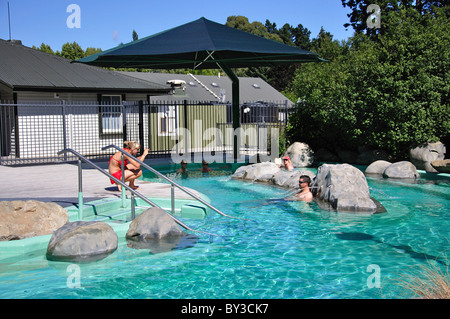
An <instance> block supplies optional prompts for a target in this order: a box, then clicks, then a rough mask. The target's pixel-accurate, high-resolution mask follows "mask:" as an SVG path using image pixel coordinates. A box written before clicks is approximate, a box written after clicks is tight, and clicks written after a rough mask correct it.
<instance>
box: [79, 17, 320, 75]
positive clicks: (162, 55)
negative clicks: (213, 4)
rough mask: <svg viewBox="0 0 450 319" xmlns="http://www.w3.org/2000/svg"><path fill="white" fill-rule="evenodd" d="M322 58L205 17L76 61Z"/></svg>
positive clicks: (182, 63) (164, 63)
mask: <svg viewBox="0 0 450 319" xmlns="http://www.w3.org/2000/svg"><path fill="white" fill-rule="evenodd" d="M318 61H323V60H322V59H320V58H319V57H318V56H317V54H315V53H312V52H309V51H306V50H302V49H300V48H298V47H293V46H289V45H285V44H283V43H280V42H276V41H273V40H269V39H266V38H262V37H259V36H256V35H253V34H250V33H248V32H244V31H241V30H238V29H234V28H231V27H228V26H225V25H222V24H219V23H216V22H213V21H210V20H207V19H205V18H200V19H198V20H195V21H192V22H189V23H187V24H184V25H181V26H178V27H175V28H173V29H170V30H167V31H163V32H160V33H157V34H155V35H151V36H148V37H145V38H142V39H140V40H137V41H133V42H130V43H128V44H125V45H121V46H118V47H115V48H112V49H109V50H107V51H103V52H100V53H97V54H94V55H91V56H88V57H85V58H82V59H79V60H77V61H76V62H81V63H86V64H92V65H96V66H103V67H116V68H152V69H178V68H187V69H216V68H218V64H221V65H227V67H229V68H239V67H248V66H273V65H279V64H293V63H303V62H318Z"/></svg>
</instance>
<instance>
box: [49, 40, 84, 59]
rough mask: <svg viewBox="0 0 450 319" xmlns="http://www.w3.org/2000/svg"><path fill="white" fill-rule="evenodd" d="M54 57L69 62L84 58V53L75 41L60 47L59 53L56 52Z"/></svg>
mask: <svg viewBox="0 0 450 319" xmlns="http://www.w3.org/2000/svg"><path fill="white" fill-rule="evenodd" d="M56 55H59V56H62V57H63V58H66V59H69V60H77V59H81V58H84V57H85V53H84V51H83V49H82V48H81V46H80V45H79V44H78V43H76V42H75V41H74V42H72V43H69V42H67V43H65V44H63V46H62V49H61V52H58V51H57V52H56Z"/></svg>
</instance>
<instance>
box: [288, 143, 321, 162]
mask: <svg viewBox="0 0 450 319" xmlns="http://www.w3.org/2000/svg"><path fill="white" fill-rule="evenodd" d="M283 156H289V157H290V158H291V163H292V166H294V167H308V166H311V165H312V163H313V162H314V152H313V150H312V149H311V148H310V147H309V145H308V144H305V143H300V142H295V143H294V144H292V145H291V146H289V147H288V148H287V149H286V151H285V152H284V155H283Z"/></svg>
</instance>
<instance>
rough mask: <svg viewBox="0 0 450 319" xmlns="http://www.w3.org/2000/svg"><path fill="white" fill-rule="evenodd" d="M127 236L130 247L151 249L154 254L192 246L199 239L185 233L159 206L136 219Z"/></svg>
mask: <svg viewBox="0 0 450 319" xmlns="http://www.w3.org/2000/svg"><path fill="white" fill-rule="evenodd" d="M126 238H127V242H128V246H129V247H132V248H136V249H149V250H150V252H152V253H154V254H156V253H161V252H167V251H170V250H173V249H183V248H187V247H192V246H193V245H195V243H196V242H197V240H198V237H197V236H195V235H190V234H186V233H184V232H183V231H182V230H181V228H180V226H179V225H178V224H177V223H176V222H175V221H174V220H173V219H172V218H171V217H170V216H169V215H168V214H167V213H166V212H165V211H164V210H162V209H160V208H158V207H152V208H149V209H147V210H146V211H145V212H143V213H142V214H140V215H139V216H138V217H137V218H136V219H134V220H133V221H132V222H131V224H130V227H129V228H128V231H127V234H126Z"/></svg>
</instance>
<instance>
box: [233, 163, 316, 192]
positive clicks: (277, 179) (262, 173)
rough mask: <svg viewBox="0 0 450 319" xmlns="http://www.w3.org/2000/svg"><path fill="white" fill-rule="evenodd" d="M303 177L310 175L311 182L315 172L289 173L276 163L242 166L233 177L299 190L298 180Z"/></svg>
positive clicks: (297, 171) (295, 171)
mask: <svg viewBox="0 0 450 319" xmlns="http://www.w3.org/2000/svg"><path fill="white" fill-rule="evenodd" d="M301 175H308V176H309V177H310V178H311V180H312V179H313V178H314V176H315V175H314V173H313V172H311V171H308V170H294V171H287V170H285V169H280V168H279V167H278V165H276V164H275V163H272V162H264V163H258V164H252V165H248V166H241V167H239V168H238V169H237V170H236V171H235V172H234V174H233V175H232V176H231V177H232V178H235V179H243V180H248V181H252V182H262V183H268V184H275V185H277V186H281V187H286V188H298V180H299V178H300V176H301Z"/></svg>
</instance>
